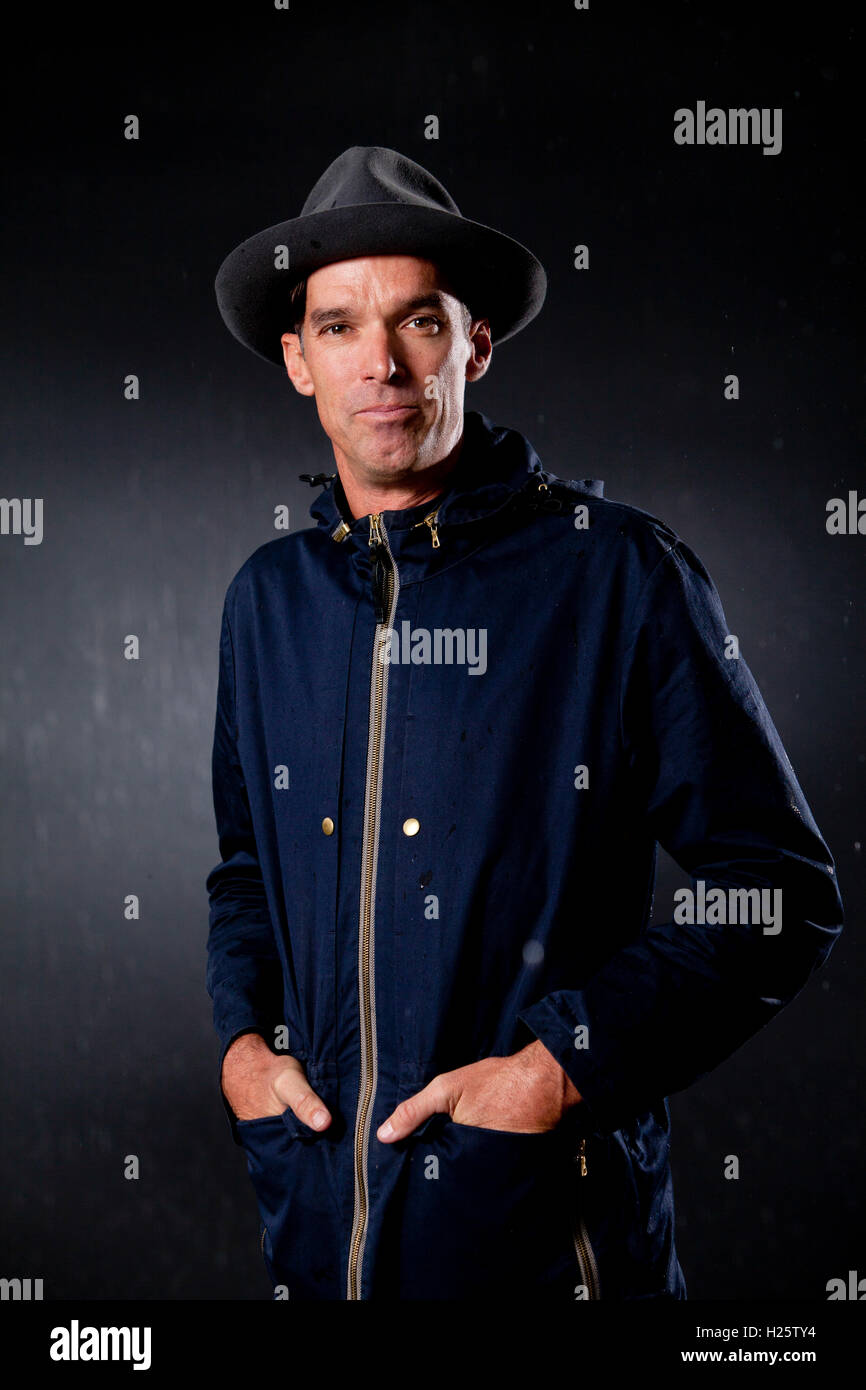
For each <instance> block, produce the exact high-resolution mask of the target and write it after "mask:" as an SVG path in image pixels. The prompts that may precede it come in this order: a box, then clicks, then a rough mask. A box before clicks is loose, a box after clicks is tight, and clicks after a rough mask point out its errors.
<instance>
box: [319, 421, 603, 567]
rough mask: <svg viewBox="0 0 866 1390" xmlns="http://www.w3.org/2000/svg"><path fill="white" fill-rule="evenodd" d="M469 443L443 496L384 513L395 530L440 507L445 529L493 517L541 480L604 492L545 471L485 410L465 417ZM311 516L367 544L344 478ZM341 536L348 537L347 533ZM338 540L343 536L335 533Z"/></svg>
mask: <svg viewBox="0 0 866 1390" xmlns="http://www.w3.org/2000/svg"><path fill="white" fill-rule="evenodd" d="M463 429H464V437H463V447H462V449H461V451H460V455H459V458H458V460H457V463H456V465H455V468H454V471H453V473H452V474H451V476H450V478H449V480H448V484H447V486H446V488H445V490H444V491H443V492H442V493H440V495H439V497H438V498H434V499H432V500H429V501H426V502H422V503H421V504H420V505H419V506H416V507H410V508H407V509H405V510H402V511H385V512H382V513H381V515H382V518H383V520H384V524H385V527H386V529H387V531H388V532H389V534H393V533H395V532H396V533H398V534H399V533H400V532H405V531H409V530H411V529H413V528H415V527H417V525H418V523H419V521H422V520H423V518H424V517H425V516H427V515H428V514H429V513H430V512H431V511H432V510H437V512H438V517H437V524H438V525H439V526H442V527H449V528H450V527H451V526H455V525H456V526H462V525H465V524H466V523H468V522H472V521H477V520H481V519H483V518H486V517H490V516H492V515H493V514H494V513H495V512H498V511H500V510H501V509H502V507H504V506H505V505H506V504H507V503H508V502H509V501H510V500H511V499H512V498H513V497H514V495H515V494H516V493H519V492H523V491H524V490H527V489H534V488H536V487H537V485H538V483H540V482H546V483H550V482H551V481H553V482H562V483H564V484H565V486H566V487H568V488H569V489H571V490H572V491H574V492H576V493H579V494H582V495H584V496H592V497H601V496H603V491H604V483H603V482H602V481H601V480H600V479H594V478H584V479H582V480H580V481H575V480H571V479H568V480H565V479H558V478H556V477H555V475H554V474H552V473H550V472H549V471H548V470H545V468H544V467H543V465H542V463H541V460H540V459H539V457H538V455H537V454H536V452H535V450H534V449H533V447H532V445H531V444H530V442H529V440H528V439H526V438H525V436H524V435H522V434H520V433H519V431H518V430H513V429H508V428H507V427H505V426H503V425H494V424H493V423H492V421H491V420H489V419H488V417H487V416H486V415H483V414H482V413H481V412H480V411H477V410H469V411H466V412H465V413H464V416H463ZM310 516H312V517H313V518H314V520H316V521H317V522H318V525H319V527H320V529H322V530H324V531H326V532H327V533H328V534H331V535H333V533H334V531H335V530H338V529H339V530H341V531H342V530H343V527H342V526H341V523H343V524H344V526H348V528H349V532H348V535H351V536H352V538H353V539H357V541H359V542H360V543H361V544H362V545H364V546H366V544H367V537H368V534H369V518H368V517H366V516H363V517H357V518H355V519H354V520H353V518H352V516H351V513H350V511H349V508H348V505H347V503H346V497H345V493H344V492H343V487H342V484H341V482H340V479H339V476H338V475H336V474H335V475H334V477H333V478H332V479H331V480H330V481H329V482H328V483H327V484H326V485H325V487H324V489H323V491H322V492H321V494H320V495H319V496H318V497H317V498H316V499H315V501H314V502H313V504H312V506H311V507H310ZM340 538H341V539H346V538H347V535H346V533H344V534H343V535H342V537H340ZM334 539H335V540H336V539H338V537H334Z"/></svg>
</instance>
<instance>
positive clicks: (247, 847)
mask: <svg viewBox="0 0 866 1390" xmlns="http://www.w3.org/2000/svg"><path fill="white" fill-rule="evenodd" d="M212 773H213V801H214V812H215V815H216V825H217V834H218V836H219V851H220V855H221V862H220V863H219V864H217V865H216V867H215V868H213V869H212V870H211V872H210V873H209V875H208V877H207V883H206V888H207V892H208V895H209V900H210V927H209V933H208V943H207V951H208V965H207V989H208V993H209V994H210V996H211V999H212V1000H213V1016H214V1027H215V1028H216V1032H217V1035H218V1037H219V1040H220V1044H221V1048H220V1057H219V1068H218V1072H217V1075H218V1077H221V1075H222V1063H223V1058H224V1057H225V1054H226V1052H227V1051H228V1049H229V1047H230V1046H231V1044H232V1043H233V1042H234V1040H235V1038H237V1037H239V1036H240V1035H241V1034H242V1033H250V1032H256V1033H261V1034H262V1035H263V1036H264V1037H265V1039H266V1040H267V1041H269V1042H270V1043H272V1041H273V1036H274V1031H273V1030H274V1028H275V1026H276V1025H277V1024H278V1023H279V1021H280V1019H281V1016H282V969H281V964H280V958H279V954H278V952H277V948H276V944H275V941H274V933H273V928H272V926H271V918H270V912H269V910H268V903H267V898H266V894H265V886H264V881H263V878H262V872H261V868H260V866H259V861H258V856H257V851H256V841H255V834H254V831H253V824H252V816H251V814H250V806H249V801H248V798H247V792H246V786H245V784H244V776H243V771H242V768H241V763H240V758H239V756H238V749H237V727H236V690H235V670H234V655H233V647H232V635H231V628H230V626H229V620H228V612H227V608H226V607H224V608H223V616H222V629H221V633H220V652H219V680H218V685H217V708H216V723H215V728H214V741H213V762H212ZM220 1094H221V1095H222V1098H223V1104H224V1106H225V1109H226V1112H227V1114H228V1116H229V1120H230V1123H231V1128H232V1134H233V1136H234V1137H235V1139H237V1134H236V1131H235V1128H234V1120H235V1117H234V1114H233V1112H232V1110H231V1108H230V1107H229V1105H228V1102H227V1101H226V1099H225V1095H224V1094H223V1093H222V1090H220Z"/></svg>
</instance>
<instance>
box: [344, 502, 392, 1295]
mask: <svg viewBox="0 0 866 1390" xmlns="http://www.w3.org/2000/svg"><path fill="white" fill-rule="evenodd" d="M369 543H370V546H371V547H372V546H376V545H382V546H384V548H385V550H386V552H387V554H388V558H389V560H390V562H391V564H390V568H389V569H388V571H387V575H386V600H385V604H384V617H385V622H384V623H380V622H377V624H376V635H375V638H374V641H373V660H372V666H371V673H370V715H369V723H368V728H367V781H366V789H365V794H364V847H363V853H362V871H361V902H360V914H359V930H358V1010H359V1016H360V1020H361V1079H360V1083H359V1088H358V1110H357V1115H356V1118H355V1202H354V1210H353V1216H352V1235H351V1239H350V1242H349V1265H348V1272H347V1286H346V1298H347V1299H360V1297H361V1268H362V1261H363V1254H364V1244H365V1241H366V1238H367V1218H368V1210H369V1203H368V1197H367V1148H368V1144H369V1140H370V1118H371V1115H372V1110H373V1097H374V1095H375V1091H376V996H375V987H374V986H375V979H374V969H373V966H374V959H375V958H374V951H373V942H374V927H375V913H374V907H375V880H376V856H377V851H378V841H379V816H380V797H381V791H382V748H383V745H384V741H385V711H386V697H387V693H388V691H387V679H388V675H387V673H388V663H387V662H383V661H380V660H379V659H378V652H379V647H380V642H381V634H382V631H383V629H384V628H388V627H391V626H392V623H393V617H394V610H395V609H396V606H397V594H398V593H399V589H400V579H399V575H398V573H397V566H396V565H395V563H394V556H393V555H392V554H391V547H390V546H389V544H388V534H387V532H386V530H385V526H384V523H383V522H382V517H381V513H379V512H373V513H371V515H370V542H369Z"/></svg>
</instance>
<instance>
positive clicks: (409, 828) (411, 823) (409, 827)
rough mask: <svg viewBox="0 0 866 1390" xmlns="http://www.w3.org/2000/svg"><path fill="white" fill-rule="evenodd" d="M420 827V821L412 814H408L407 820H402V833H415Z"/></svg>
mask: <svg viewBox="0 0 866 1390" xmlns="http://www.w3.org/2000/svg"><path fill="white" fill-rule="evenodd" d="M420 829H421V822H420V821H417V820H416V819H415V817H414V816H410V817H409V819H408V820H404V822H403V834H404V835H417V834H418V831H419V830H420Z"/></svg>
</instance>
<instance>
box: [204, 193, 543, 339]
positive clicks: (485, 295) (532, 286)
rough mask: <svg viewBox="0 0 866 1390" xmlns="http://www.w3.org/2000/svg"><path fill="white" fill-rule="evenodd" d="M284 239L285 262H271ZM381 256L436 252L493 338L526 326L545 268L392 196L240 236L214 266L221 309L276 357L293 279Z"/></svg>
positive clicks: (509, 241) (459, 222) (485, 235)
mask: <svg viewBox="0 0 866 1390" xmlns="http://www.w3.org/2000/svg"><path fill="white" fill-rule="evenodd" d="M282 246H285V247H287V248H288V266H287V267H286V268H285V269H277V267H276V264H275V262H276V259H277V247H282ZM377 255H380V256H382V255H384V256H387V255H411V256H417V257H419V258H420V259H422V260H432V261H435V262H436V264H437V265H439V266H440V268H441V269H442V271H443V274H445V275H446V276H447V277H448V279H449V281H450V282H451V284H452V285H453V287H454V291H455V293H456V294H458V295H459V297H460V298H461V299H463V300H464V301H465V302H466V303H467V304H468V305H469V307H470V309H471V311H472V313H473V315H474V316H475V317H476V318H482V317H483V318H486V319H488V320H489V321H490V331H491V336H492V339H493V342H494V344H498V343H501V342H504V341H505V340H506V339H507V338H511V337H513V336H514V334H515V333H518V332H519V331H520V329H521V328H525V327H526V325H527V324H528V323H529V322H530V321H531V320H532V319H533V318H535V315H536V314H537V313H538V311H539V309H540V308H541V306H542V304H543V303H544V296H545V293H546V290H547V276H546V274H545V271H544V267H543V266H542V264H541V262H540V261H539V260H537V259H536V257H535V256H533V254H532V252H531V251H529V250H527V248H526V247H525V246H522V245H521V243H520V242H519V241H515V240H514V239H513V238H512V237H509V236H506V235H505V234H504V233H503V232H497V231H496V230H495V229H494V228H492V227H486V226H484V224H483V223H481V222H472V221H470V220H469V219H468V218H465V217H460V216H459V215H457V214H455V213H450V212H445V211H444V210H442V211H440V210H439V209H436V208H427V207H415V206H412V205H411V204H407V203H397V202H390V203H363V204H360V205H358V206H353V207H342V208H330V209H328V210H327V211H325V212H316V213H311V214H310V215H308V216H307V217H295V218H292V219H291V220H289V221H288V222H277V223H275V225H274V226H272V227H266V228H265V229H264V231H262V232H257V233H256V235H255V236H252V237H250V238H249V239H248V240H247V241H244V242H241V244H240V246H236V247H235V249H234V251H232V252H230V253H229V255H228V256H226V258H225V260H224V261H223V263H222V265H221V266H220V268H219V271H218V272H217V277H216V285H215V288H216V296H217V303H218V305H219V309H220V313H221V314H222V316H223V319H224V320H225V323H226V325H227V327H228V328H229V330H230V331H231V332H232V333H233V334H234V336H235V337H236V338H237V340H238V342H240V343H243V345H244V347H247V348H249V349H250V350H251V351H252V352H255V353H257V354H258V356H259V357H263V358H265V360H266V361H268V362H275V363H276V364H277V365H278V366H282V365H283V351H282V346H281V343H280V339H281V337H282V335H283V334H284V333H291V332H293V331H294V326H293V324H292V323H291V318H290V302H289V295H290V292H291V288H292V286H293V285H294V284H295V283H296V281H298V280H301V279H303V278H304V277H305V276H307V275H310V274H312V272H313V271H314V270H319V269H321V267H322V266H324V265H330V264H331V263H332V262H334V261H344V260H353V259H354V258H355V257H357V256H377Z"/></svg>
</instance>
